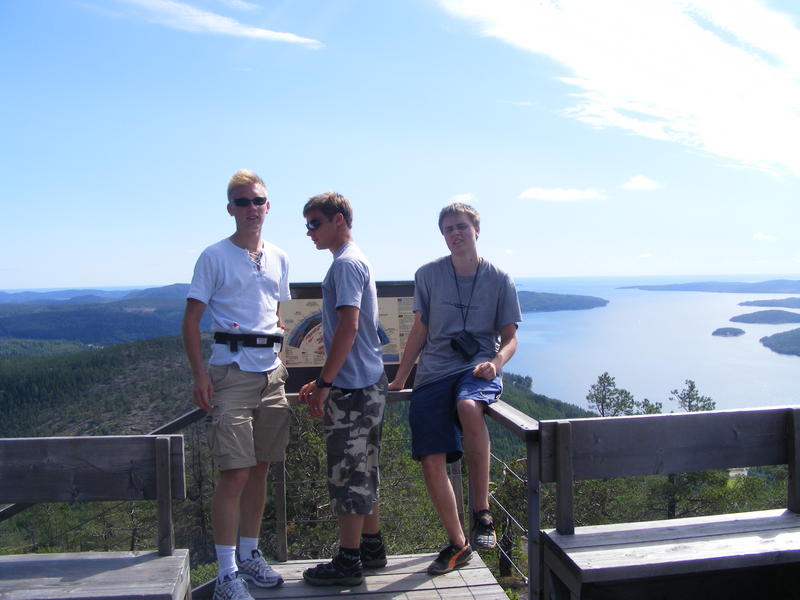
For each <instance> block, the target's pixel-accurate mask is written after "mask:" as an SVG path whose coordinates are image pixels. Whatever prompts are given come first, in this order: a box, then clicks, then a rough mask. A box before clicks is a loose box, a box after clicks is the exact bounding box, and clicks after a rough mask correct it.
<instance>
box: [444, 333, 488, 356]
mask: <svg viewBox="0 0 800 600" xmlns="http://www.w3.org/2000/svg"><path fill="white" fill-rule="evenodd" d="M450 347H451V348H452V349H453V350H455V351H456V352H458V353H459V354H460V355H461V356H463V357H464V360H466V361H470V360H472V358H473V357H474V356H475V355H476V354H477V353H478V352H479V351H480V349H481V345H480V344H479V343H478V340H476V339H475V336H474V335H472V334H471V333H470V332H469V331H467V330H466V329H462V330H461V331H460V332H459V333H458V335H456V336H455V337H454V338H453V339H452V340H450Z"/></svg>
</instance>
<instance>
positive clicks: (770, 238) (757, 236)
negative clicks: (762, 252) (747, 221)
mask: <svg viewBox="0 0 800 600" xmlns="http://www.w3.org/2000/svg"><path fill="white" fill-rule="evenodd" d="M753 238H754V239H757V240H762V241H764V242H774V241H775V240H777V239H778V238H776V237H775V236H774V235H769V234H767V233H764V232H762V231H759V232H758V233H756V234H754V235H753Z"/></svg>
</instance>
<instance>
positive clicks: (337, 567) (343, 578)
mask: <svg viewBox="0 0 800 600" xmlns="http://www.w3.org/2000/svg"><path fill="white" fill-rule="evenodd" d="M303 579H305V580H306V581H307V582H308V583H310V584H311V585H347V586H349V585H359V584H360V583H361V582H363V581H364V575H363V574H362V573H361V561H360V560H357V561H356V562H355V564H354V565H353V566H350V567H348V566H346V565H344V564H342V562H341V560H339V557H338V556H334V557H333V560H332V561H331V562H327V563H320V564H318V565H317V566H316V567H313V568H311V569H306V570H305V571H303Z"/></svg>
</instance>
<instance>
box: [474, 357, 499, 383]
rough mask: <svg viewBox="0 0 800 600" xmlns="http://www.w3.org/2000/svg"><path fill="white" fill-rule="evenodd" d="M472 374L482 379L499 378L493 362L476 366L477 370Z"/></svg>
mask: <svg viewBox="0 0 800 600" xmlns="http://www.w3.org/2000/svg"><path fill="white" fill-rule="evenodd" d="M472 374H473V375H474V376H475V377H480V378H481V379H494V378H495V377H496V376H497V366H496V365H495V364H494V363H493V362H491V361H489V360H487V361H486V362H482V363H478V364H477V365H475V368H474V369H472Z"/></svg>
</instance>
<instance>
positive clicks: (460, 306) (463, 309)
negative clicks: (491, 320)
mask: <svg viewBox="0 0 800 600" xmlns="http://www.w3.org/2000/svg"><path fill="white" fill-rule="evenodd" d="M481 264H483V259H482V258H479V259H478V266H477V267H476V268H475V275H474V276H473V277H472V288H471V289H470V292H469V300H467V305H466V307H465V306H464V304H463V303H462V302H461V286H459V285H458V276H457V275H456V266H455V265H454V264H453V259H452V257H451V258H450V268H451V269H453V281H454V282H455V284H456V294H458V310H460V311H461V321H462V322H463V324H464V326H463V328H462V329H463V331H466V330H467V317H468V316H469V309H470V308H472V295H473V294H474V293H475V283H476V282H477V281H478V273H479V272H480V270H481Z"/></svg>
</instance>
